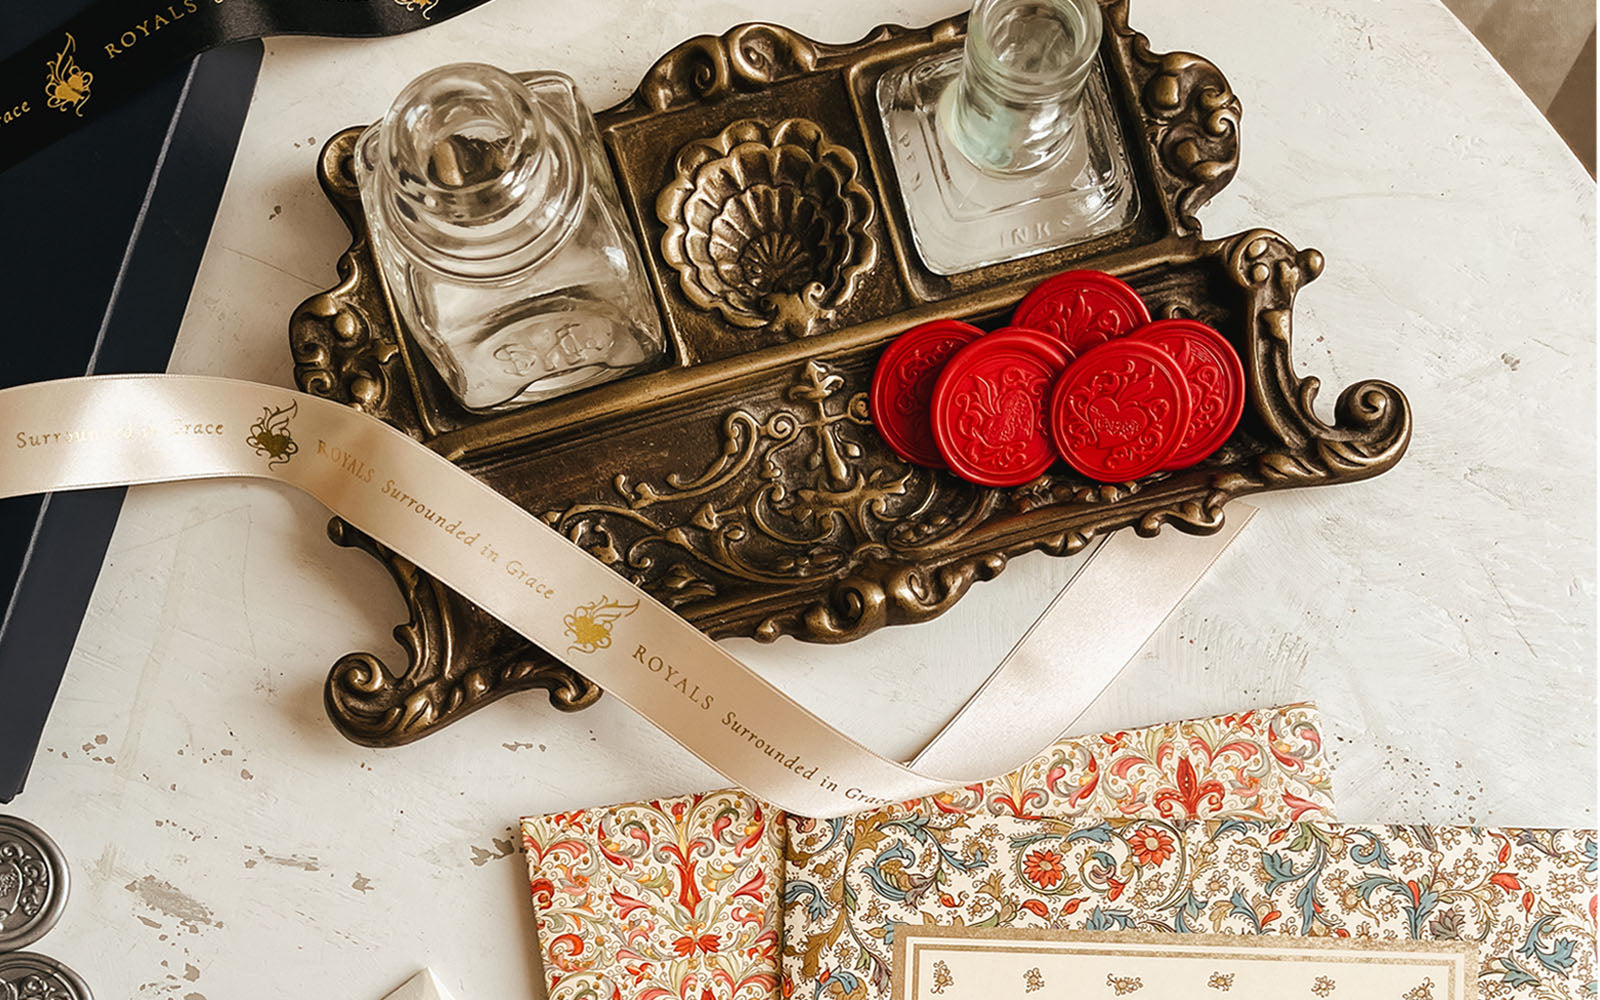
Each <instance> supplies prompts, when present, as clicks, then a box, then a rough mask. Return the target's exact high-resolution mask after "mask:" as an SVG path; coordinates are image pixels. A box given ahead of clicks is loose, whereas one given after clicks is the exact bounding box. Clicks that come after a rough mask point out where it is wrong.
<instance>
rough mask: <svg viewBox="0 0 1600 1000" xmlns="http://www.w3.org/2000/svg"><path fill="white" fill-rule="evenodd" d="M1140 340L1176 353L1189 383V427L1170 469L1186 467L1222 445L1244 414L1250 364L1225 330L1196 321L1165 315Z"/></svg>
mask: <svg viewBox="0 0 1600 1000" xmlns="http://www.w3.org/2000/svg"><path fill="white" fill-rule="evenodd" d="M1133 336H1134V338H1135V339H1136V340H1142V341H1144V342H1145V343H1149V344H1154V345H1156V346H1157V347H1159V348H1161V349H1162V350H1163V351H1166V352H1167V353H1168V354H1170V355H1172V358H1173V360H1174V361H1176V362H1178V367H1179V368H1181V369H1183V376H1184V379H1185V380H1186V381H1187V382H1188V383H1189V402H1190V404H1191V405H1190V410H1189V430H1188V432H1187V433H1185V434H1184V436H1183V441H1182V443H1180V444H1179V445H1178V450H1177V451H1176V452H1174V453H1173V455H1172V458H1170V459H1168V460H1167V464H1166V468H1168V469H1183V468H1187V467H1188V466H1191V465H1193V464H1194V463H1196V462H1198V461H1200V460H1201V459H1203V458H1206V457H1207V456H1209V455H1210V454H1211V453H1212V452H1214V451H1216V450H1217V449H1218V448H1220V447H1222V442H1224V441H1226V440H1228V435H1230V434H1232V433H1233V429H1234V428H1235V427H1237V426H1239V418H1240V417H1241V416H1243V414H1244V366H1243V365H1241V364H1240V363H1239V354H1238V352H1237V351H1235V350H1234V349H1233V345H1232V344H1230V343H1228V341H1227V339H1226V338H1225V337H1223V336H1222V334H1220V333H1218V332H1217V331H1215V330H1213V329H1212V328H1211V327H1209V326H1206V325H1205V324H1204V323H1200V322H1197V321H1195V320H1192V319H1163V320H1157V321H1156V322H1154V323H1151V324H1150V325H1149V326H1147V327H1144V328H1143V329H1141V330H1139V331H1138V332H1136V333H1135V334H1134V335H1133Z"/></svg>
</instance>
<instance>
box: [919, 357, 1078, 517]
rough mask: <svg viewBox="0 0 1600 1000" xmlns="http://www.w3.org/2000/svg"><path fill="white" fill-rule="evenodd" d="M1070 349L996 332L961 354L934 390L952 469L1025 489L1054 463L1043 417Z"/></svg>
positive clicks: (942, 443)
mask: <svg viewBox="0 0 1600 1000" xmlns="http://www.w3.org/2000/svg"><path fill="white" fill-rule="evenodd" d="M1067 361H1068V357H1067V353H1066V351H1064V350H1062V348H1061V345H1060V344H1059V343H1057V342H1055V341H1054V340H1053V339H1052V338H1050V337H1047V336H1045V335H1044V334H1042V333H1038V332H1036V331H1033V330H1016V329H1011V328H1007V329H1003V330H997V331H995V332H994V333H991V334H989V335H987V336H985V337H983V338H981V339H979V340H976V341H974V342H972V343H971V344H968V345H967V346H966V347H963V348H962V349H961V350H959V351H957V352H956V355H955V357H953V358H951V359H950V361H949V363H948V364H946V365H945V367H944V371H943V372H942V373H941V374H940V375H939V381H938V383H937V384H936V385H935V386H934V389H933V406H932V410H931V416H932V418H933V439H934V441H935V442H937V444H938V446H939V453H940V454H941V455H943V456H944V459H945V461H946V462H948V463H949V464H950V468H951V470H953V471H954V472H955V473H956V474H957V475H959V476H961V477H962V478H963V479H968V480H971V481H972V482H974V483H979V484H981V485H984V486H1021V485H1022V484H1023V483H1026V482H1028V481H1030V480H1033V479H1036V478H1038V477H1039V476H1042V475H1044V473H1045V470H1047V469H1049V468H1050V466H1051V465H1052V464H1053V463H1054V462H1055V460H1056V453H1055V448H1054V447H1052V446H1051V444H1050V437H1049V433H1048V431H1047V429H1046V428H1047V426H1048V425H1047V423H1046V420H1045V407H1046V405H1047V404H1048V403H1049V400H1050V386H1051V385H1053V384H1054V383H1055V380H1056V379H1057V378H1058V377H1060V375H1061V373H1062V372H1063V371H1065V370H1066V367H1067Z"/></svg>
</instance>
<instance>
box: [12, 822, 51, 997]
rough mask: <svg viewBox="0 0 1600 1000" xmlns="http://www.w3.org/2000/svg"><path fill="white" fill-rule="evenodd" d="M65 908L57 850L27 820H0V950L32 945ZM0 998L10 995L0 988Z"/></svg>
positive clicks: (29, 995) (25, 995) (43, 834)
mask: <svg viewBox="0 0 1600 1000" xmlns="http://www.w3.org/2000/svg"><path fill="white" fill-rule="evenodd" d="M66 905H67V859H66V858H65V857H64V856H62V854H61V848H59V847H57V846H56V842H55V841H54V840H51V839H50V836H49V834H47V833H45V832H44V831H43V830H41V829H39V828H38V827H36V826H34V825H33V824H32V823H29V822H28V821H27V820H24V819H18V818H17V817H15V816H0V952H8V951H15V950H16V949H18V948H25V947H27V946H28V945H29V944H32V943H33V942H34V941H37V940H38V939H39V938H40V937H41V936H42V935H43V934H44V932H45V931H48V930H49V929H50V928H52V927H54V926H55V923H56V921H57V920H58V919H60V917H61V910H62V908H63V907H64V906H66ZM3 957H4V956H0V958H3ZM3 967H4V966H0V968H3ZM4 982H5V980H4V979H3V978H0V984H3V983H4ZM33 995H34V994H29V993H18V994H16V996H19V997H31V996H33ZM40 995H41V996H49V995H50V994H40ZM0 1000H11V997H10V996H8V995H7V994H6V993H5V992H4V991H3V990H0Z"/></svg>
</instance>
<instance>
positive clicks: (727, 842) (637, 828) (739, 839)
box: [522, 791, 783, 1000]
mask: <svg viewBox="0 0 1600 1000" xmlns="http://www.w3.org/2000/svg"><path fill="white" fill-rule="evenodd" d="M781 818H782V814H781V813H778V812H776V811H775V810H773V809H771V808H770V807H768V806H766V805H765V804H763V803H761V802H758V801H756V800H755V799H754V798H752V797H750V796H748V795H746V794H744V793H743V792H738V791H721V792H708V793H706V794H704V795H689V796H683V797H681V798H676V799H663V800H659V801H654V802H636V803H632V804H629V805H622V806H613V807H611V808H609V809H586V810H579V811H577V812H568V813H556V814H554V815H550V816H538V817H529V818H527V819H524V820H523V821H522V843H523V848H524V849H525V850H526V852H527V855H528V870H529V876H530V879H531V882H532V889H533V903H534V909H535V911H536V912H537V914H538V924H539V942H540V945H541V949H542V951H543V955H544V968H545V981H546V985H547V987H548V990H549V994H550V1000H590V998H593V1000H621V998H630V1000H631V998H637V1000H657V998H665V997H678V998H682V1000H704V998H712V997H714V998H722V1000H766V998H768V997H772V996H774V995H775V990H776V985H777V955H778V927H779V923H778V920H779V914H778V908H777V900H778V892H779V886H778V884H777V880H778V878H779V877H780V874H781V868H780V858H781V849H782V838H783V824H782V822H781Z"/></svg>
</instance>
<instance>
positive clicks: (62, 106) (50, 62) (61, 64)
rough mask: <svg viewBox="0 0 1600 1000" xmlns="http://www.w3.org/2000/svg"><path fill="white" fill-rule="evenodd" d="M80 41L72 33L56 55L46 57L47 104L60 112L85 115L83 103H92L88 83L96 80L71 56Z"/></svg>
mask: <svg viewBox="0 0 1600 1000" xmlns="http://www.w3.org/2000/svg"><path fill="white" fill-rule="evenodd" d="M77 47H78V43H77V42H76V41H75V40H74V39H73V37H72V34H71V33H70V32H69V33H68V34H67V44H66V45H64V46H62V47H61V51H60V52H57V53H56V54H55V58H53V59H47V60H45V69H46V70H47V71H48V72H47V74H46V76H45V78H44V95H45V103H46V104H48V105H49V106H50V107H52V108H55V109H57V110H58V111H71V112H73V113H75V114H76V115H77V116H78V117H79V118H82V117H83V106H84V105H85V104H87V103H89V85H90V84H92V83H94V74H93V73H90V72H88V71H87V70H85V69H83V68H82V67H81V66H79V65H78V60H76V59H74V58H73V57H72V53H73V52H74V51H76V49H77Z"/></svg>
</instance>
